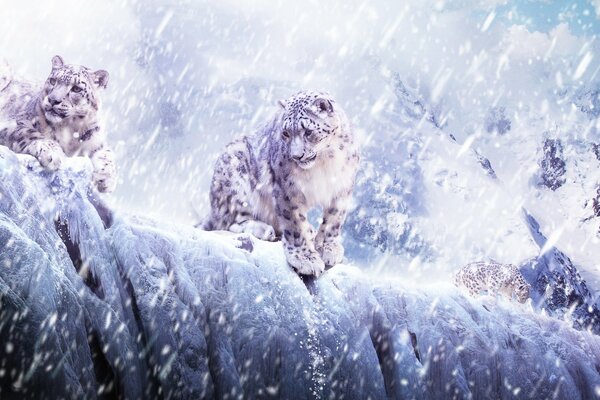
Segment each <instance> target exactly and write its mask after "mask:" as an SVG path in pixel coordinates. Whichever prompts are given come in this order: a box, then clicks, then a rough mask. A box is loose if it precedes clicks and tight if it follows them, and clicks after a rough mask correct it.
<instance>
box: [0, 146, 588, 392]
mask: <svg viewBox="0 0 600 400" xmlns="http://www.w3.org/2000/svg"><path fill="white" fill-rule="evenodd" d="M89 174H90V167H89V165H88V164H87V161H86V160H77V159H74V160H69V162H68V163H67V165H66V166H65V169H64V170H61V171H58V172H56V173H49V172H45V171H43V170H41V168H40V167H39V165H38V164H37V162H36V161H35V160H34V159H32V158H31V157H28V156H18V157H17V156H15V155H14V154H13V153H11V152H10V151H8V150H7V149H6V148H4V147H0V249H1V252H0V337H1V338H2V341H1V343H0V397H1V398H2V399H5V398H27V397H29V398H83V397H85V398H95V397H112V396H115V397H116V396H119V397H122V398H131V399H135V398H157V397H162V398H178V399H179V398H211V397H216V398H269V397H273V398H296V399H309V398H347V399H367V398H371V399H380V398H452V397H455V398H469V397H475V398H531V397H533V398H540V399H541V398H551V397H553V396H554V397H555V398H569V399H578V398H593V397H594V396H598V395H599V392H600V372H599V371H600V337H598V336H595V335H592V334H591V333H588V332H585V331H577V330H575V329H572V328H571V327H570V326H569V325H568V324H567V323H565V322H563V321H559V320H557V319H553V318H551V317H548V316H545V315H541V314H539V313H536V312H535V311H534V310H533V309H532V308H531V307H529V306H528V305H525V306H521V305H517V304H513V303H508V302H504V301H503V300H495V299H490V298H484V299H482V300H472V299H470V298H468V297H466V296H464V295H463V294H462V293H460V292H459V291H458V290H457V289H455V288H454V287H452V286H451V285H449V284H448V285H437V286H425V287H422V288H415V287H410V285H408V284H406V283H405V282H403V280H402V279H400V280H397V281H394V280H390V279H386V280H379V279H378V278H377V277H372V276H369V275H367V274H366V273H364V272H361V271H359V270H357V269H356V268H354V267H351V266H348V265H339V266H336V267H334V268H333V269H331V270H329V271H327V272H326V273H325V274H323V276H322V277H321V278H320V279H319V280H317V281H312V280H306V281H302V280H301V279H300V278H299V277H298V276H297V275H296V274H295V273H294V272H293V271H292V270H291V269H290V268H289V267H288V266H287V264H286V263H285V258H284V255H283V251H282V249H281V247H280V244H278V243H266V242H261V241H258V240H256V239H253V238H251V237H247V236H239V235H238V236H236V235H229V234H219V233H213V232H202V231H199V230H196V229H193V228H191V227H168V226H160V225H158V224H157V223H156V222H153V221H151V220H146V219H144V218H136V217H126V216H123V215H119V214H118V213H114V212H112V211H111V209H110V207H107V206H106V205H105V204H104V203H103V202H102V201H101V200H100V199H98V198H97V197H96V194H95V193H94V192H92V191H90V190H89V186H88V182H89Z"/></svg>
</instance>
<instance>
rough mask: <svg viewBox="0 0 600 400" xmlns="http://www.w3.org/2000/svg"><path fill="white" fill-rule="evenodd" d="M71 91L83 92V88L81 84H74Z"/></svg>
mask: <svg viewBox="0 0 600 400" xmlns="http://www.w3.org/2000/svg"><path fill="white" fill-rule="evenodd" d="M71 91H72V92H73V93H79V92H81V88H80V87H79V86H73V87H72V88H71Z"/></svg>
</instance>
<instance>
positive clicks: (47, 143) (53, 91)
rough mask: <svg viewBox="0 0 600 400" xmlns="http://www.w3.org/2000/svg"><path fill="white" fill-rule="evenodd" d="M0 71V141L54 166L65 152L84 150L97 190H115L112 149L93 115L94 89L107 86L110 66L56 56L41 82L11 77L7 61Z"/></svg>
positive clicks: (95, 104)
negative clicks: (101, 67) (96, 67)
mask: <svg viewBox="0 0 600 400" xmlns="http://www.w3.org/2000/svg"><path fill="white" fill-rule="evenodd" d="M0 75H1V76H0V120H1V121H2V122H1V123H0V145H5V146H7V147H9V148H10V149H11V150H12V151H14V152H17V153H26V154H30V155H32V156H34V157H35V158H37V159H38V161H39V162H40V164H41V165H42V166H43V167H44V168H47V169H49V170H56V169H58V168H59V167H60V165H61V163H62V160H63V159H64V157H65V156H69V157H71V156H78V155H81V156H88V157H90V159H91V161H92V165H93V169H94V172H93V181H94V184H95V185H96V187H97V188H98V190H99V191H101V192H111V191H113V190H114V188H115V186H116V170H115V164H114V154H113V151H112V150H111V149H110V148H109V147H108V146H107V145H106V143H105V136H104V133H103V132H102V130H101V129H100V126H99V123H98V119H97V112H98V108H99V106H100V103H99V97H98V94H99V93H98V92H99V90H100V89H103V88H105V87H106V84H107V83H108V72H106V71H103V70H98V71H95V72H94V71H91V70H90V69H88V68H86V67H84V66H80V65H70V64H65V63H64V62H63V59H62V58H61V57H59V56H55V57H53V58H52V70H51V72H50V75H49V76H48V78H47V79H46V81H45V82H44V84H43V86H42V87H41V88H40V87H39V86H38V85H34V84H31V83H29V82H24V81H19V80H15V79H14V78H13V77H12V76H11V75H10V74H9V73H8V68H6V67H5V68H3V69H2V70H1V71H0Z"/></svg>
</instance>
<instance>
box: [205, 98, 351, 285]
mask: <svg viewBox="0 0 600 400" xmlns="http://www.w3.org/2000/svg"><path fill="white" fill-rule="evenodd" d="M279 104H280V106H281V108H280V109H279V110H278V111H277V112H276V113H275V115H274V117H273V118H272V119H271V120H270V121H269V122H268V123H267V124H266V125H264V126H263V127H262V128H261V129H259V130H258V131H257V132H256V133H255V134H253V135H249V136H244V137H242V138H240V139H239V140H236V141H234V142H232V143H230V144H229V145H228V146H227V148H226V150H225V152H224V153H223V154H221V155H220V157H219V158H218V160H217V162H216V166H215V171H214V175H213V179H212V184H211V189H210V203H211V215H210V218H209V219H208V221H207V222H206V223H205V224H204V226H203V228H204V229H206V230H217V229H220V230H230V231H233V232H247V233H251V234H252V235H254V236H256V237H257V238H259V239H263V240H276V239H277V237H279V236H281V237H282V239H283V244H284V250H285V254H286V258H287V261H288V263H289V264H290V265H291V266H292V267H293V268H294V269H295V270H296V271H297V272H298V273H299V274H302V275H315V276H319V275H320V274H321V273H322V272H323V270H324V269H325V266H333V265H335V264H337V263H339V262H341V261H342V258H343V255H344V248H343V247H342V241H341V229H342V225H343V223H344V220H345V218H346V211H347V209H348V207H349V203H350V200H351V195H352V188H353V186H354V179H355V176H356V171H357V169H358V164H359V152H358V147H357V144H356V143H355V142H354V135H353V132H352V130H351V128H350V124H349V122H348V119H347V117H346V114H345V113H344V111H343V110H342V109H341V108H340V107H339V106H338V105H337V103H336V102H335V101H334V100H333V98H332V97H331V96H330V95H329V94H327V93H323V92H318V91H310V90H307V91H301V92H299V93H296V94H295V95H293V96H292V97H290V98H289V99H287V100H285V101H280V102H279ZM316 206H321V207H322V208H323V221H322V223H321V225H320V227H319V229H318V231H317V232H316V234H315V232H314V230H313V228H312V226H311V224H310V223H309V222H308V220H307V213H308V211H309V210H310V209H311V208H313V207H316Z"/></svg>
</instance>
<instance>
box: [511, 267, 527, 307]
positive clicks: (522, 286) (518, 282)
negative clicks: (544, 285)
mask: <svg viewBox="0 0 600 400" xmlns="http://www.w3.org/2000/svg"><path fill="white" fill-rule="evenodd" d="M513 285H514V292H515V295H516V297H517V300H518V301H519V303H525V302H526V301H527V299H528V298H529V291H530V286H529V284H528V283H527V282H525V279H523V277H522V276H521V274H520V273H519V276H517V277H516V278H515V280H514V282H513Z"/></svg>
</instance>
